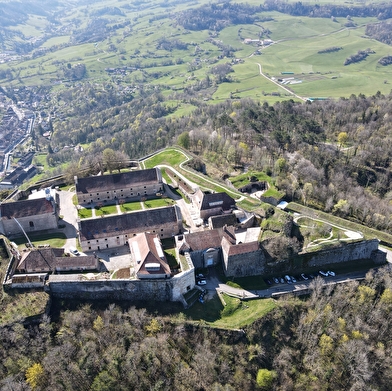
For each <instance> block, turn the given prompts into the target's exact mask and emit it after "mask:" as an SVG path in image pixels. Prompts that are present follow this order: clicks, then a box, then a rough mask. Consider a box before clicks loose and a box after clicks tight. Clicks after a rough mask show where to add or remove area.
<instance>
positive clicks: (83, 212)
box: [78, 208, 93, 219]
mask: <svg viewBox="0 0 392 391" xmlns="http://www.w3.org/2000/svg"><path fill="white" fill-rule="evenodd" d="M78 216H79V218H80V219H89V218H91V217H93V211H92V209H90V208H81V209H78Z"/></svg>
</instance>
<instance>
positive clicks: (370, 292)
mask: <svg viewBox="0 0 392 391" xmlns="http://www.w3.org/2000/svg"><path fill="white" fill-rule="evenodd" d="M312 284H313V293H312V294H311V295H310V297H309V298H307V299H306V300H300V299H293V298H286V299H281V300H279V301H278V306H277V307H276V308H275V309H274V310H273V311H272V312H270V313H269V314H267V315H266V316H265V317H263V318H261V319H259V320H258V321H256V322H255V323H253V324H252V325H250V326H248V327H246V328H245V329H244V330H236V331H230V330H226V331H225V330H216V329H213V328H208V327H203V325H202V323H199V322H196V323H195V322H194V321H191V319H188V318H187V317H188V315H187V313H186V312H185V313H184V312H183V311H181V310H174V311H172V315H170V316H169V315H168V314H167V313H166V314H162V315H159V313H157V312H155V313H154V314H152V313H151V312H149V311H147V310H145V309H136V308H135V307H132V308H120V307H118V306H115V305H108V306H107V307H106V306H105V305H101V306H99V305H98V306H95V307H94V306H92V305H82V306H80V307H79V308H78V309H73V310H66V309H67V308H66V307H62V308H61V309H62V311H61V313H60V315H59V317H58V318H57V316H55V317H54V318H53V319H50V318H47V317H46V318H45V319H44V320H43V321H42V322H39V323H38V324H30V325H28V324H27V325H26V327H23V325H21V324H18V323H16V324H11V325H9V326H7V327H2V328H0V336H1V347H2V349H0V362H1V364H0V379H1V380H0V386H1V389H4V390H6V389H12V390H15V391H21V390H29V389H35V390H51V391H57V390H58V391H60V390H72V391H76V390H86V391H87V390H92V391H98V390H100V391H102V390H113V389H116V390H124V391H125V390H130V389H134V390H140V391H143V390H146V391H147V390H151V389H154V390H162V391H166V390H168V389H175V390H184V391H188V390H211V389H214V390H222V391H234V390H244V391H246V390H249V391H250V390H256V389H263V390H280V391H287V390H303V389H306V390H313V391H318V390H320V391H321V390H323V391H325V390H342V391H347V390H353V391H354V390H369V389H372V390H380V391H383V390H385V391H386V390H389V388H390V384H391V381H392V369H391V368H392V362H391V357H392V344H391V338H390V323H391V321H392V319H391V314H392V274H391V270H390V269H383V270H380V271H378V272H377V273H376V274H374V275H371V274H369V275H368V278H367V280H366V281H365V282H364V283H363V284H358V283H356V282H352V283H349V284H344V285H340V286H336V287H330V288H323V287H322V284H321V281H319V280H315V281H313V283H312ZM70 309H71V307H70ZM236 311H243V310H242V309H241V307H239V308H237V309H236ZM57 315H58V313H57Z"/></svg>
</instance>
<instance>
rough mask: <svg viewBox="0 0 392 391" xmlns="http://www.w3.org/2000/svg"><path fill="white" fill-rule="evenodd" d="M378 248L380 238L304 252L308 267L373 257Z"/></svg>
mask: <svg viewBox="0 0 392 391" xmlns="http://www.w3.org/2000/svg"><path fill="white" fill-rule="evenodd" d="M377 250H378V240H377V239H373V240H366V241H363V242H359V243H342V245H341V246H340V247H338V248H334V249H330V250H324V251H319V252H317V253H315V254H304V255H303V258H304V261H305V262H306V263H307V265H308V267H318V266H322V265H325V264H334V263H341V262H348V261H353V260H357V259H371V258H372V256H373V255H374V254H373V253H374V252H376V251H377Z"/></svg>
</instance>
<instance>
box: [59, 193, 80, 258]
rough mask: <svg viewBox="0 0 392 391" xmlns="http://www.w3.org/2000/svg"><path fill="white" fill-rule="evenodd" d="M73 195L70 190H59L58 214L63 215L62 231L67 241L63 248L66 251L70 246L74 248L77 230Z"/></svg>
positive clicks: (76, 214) (76, 215)
mask: <svg viewBox="0 0 392 391" xmlns="http://www.w3.org/2000/svg"><path fill="white" fill-rule="evenodd" d="M74 195H75V193H74V192H72V191H64V190H62V191H59V196H60V215H62V216H63V223H64V224H65V228H63V232H64V234H65V236H66V237H67V241H66V243H65V245H64V249H65V250H66V251H67V250H69V248H70V247H75V248H76V237H77V230H78V223H77V217H78V213H77V210H76V207H75V205H74V204H73V201H72V198H73V196H74Z"/></svg>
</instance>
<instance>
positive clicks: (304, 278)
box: [301, 273, 309, 281]
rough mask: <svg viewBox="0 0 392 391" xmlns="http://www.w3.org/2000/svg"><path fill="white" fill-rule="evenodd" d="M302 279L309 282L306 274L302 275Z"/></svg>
mask: <svg viewBox="0 0 392 391" xmlns="http://www.w3.org/2000/svg"><path fill="white" fill-rule="evenodd" d="M301 278H302V279H303V280H305V281H306V280H309V277H308V276H307V275H306V274H305V273H302V274H301Z"/></svg>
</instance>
